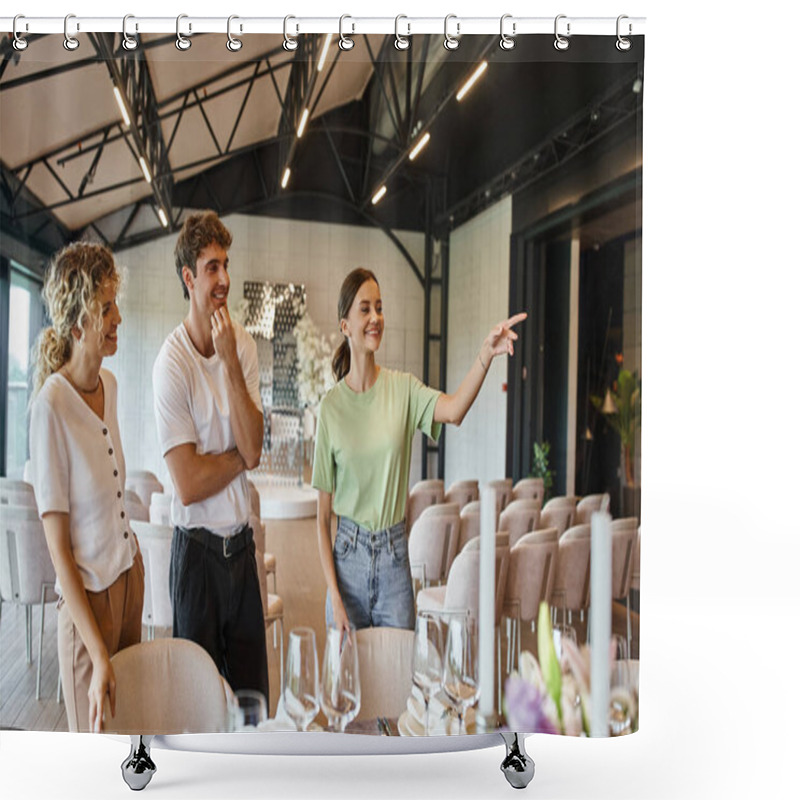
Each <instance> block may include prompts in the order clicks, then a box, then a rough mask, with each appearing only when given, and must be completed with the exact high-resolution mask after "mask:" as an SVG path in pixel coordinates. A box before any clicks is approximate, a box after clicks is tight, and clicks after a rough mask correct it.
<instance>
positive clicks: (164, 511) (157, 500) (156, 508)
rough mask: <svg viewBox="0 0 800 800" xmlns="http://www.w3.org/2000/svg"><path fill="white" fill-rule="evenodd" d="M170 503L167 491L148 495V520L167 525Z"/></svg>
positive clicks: (168, 522)
mask: <svg viewBox="0 0 800 800" xmlns="http://www.w3.org/2000/svg"><path fill="white" fill-rule="evenodd" d="M171 505H172V495H171V494H168V493H167V492H153V493H152V494H151V495H150V506H149V508H150V522H152V523H153V524H154V525H169V524H170V506H171Z"/></svg>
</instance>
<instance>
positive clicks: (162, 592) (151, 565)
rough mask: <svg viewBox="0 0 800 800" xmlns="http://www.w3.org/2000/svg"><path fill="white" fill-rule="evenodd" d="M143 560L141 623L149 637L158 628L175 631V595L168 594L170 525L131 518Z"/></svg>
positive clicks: (170, 545) (170, 544) (170, 543)
mask: <svg viewBox="0 0 800 800" xmlns="http://www.w3.org/2000/svg"><path fill="white" fill-rule="evenodd" d="M131 529H132V530H133V532H134V533H135V534H136V538H137V539H138V541H139V547H140V548H141V550H142V561H143V562H144V605H143V608H142V624H143V625H146V626H147V637H148V639H153V638H154V636H155V630H156V628H161V629H164V630H165V631H166V633H167V635H169V634H170V633H171V631H172V597H171V596H170V593H169V564H170V550H171V548H172V531H173V528H172V527H171V526H170V525H156V524H155V523H152V522H143V521H141V520H131Z"/></svg>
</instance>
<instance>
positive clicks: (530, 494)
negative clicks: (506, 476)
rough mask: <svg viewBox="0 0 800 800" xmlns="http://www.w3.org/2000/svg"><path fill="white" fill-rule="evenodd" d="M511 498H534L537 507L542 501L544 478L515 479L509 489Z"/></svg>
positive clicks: (540, 505)
mask: <svg viewBox="0 0 800 800" xmlns="http://www.w3.org/2000/svg"><path fill="white" fill-rule="evenodd" d="M511 499H512V500H536V501H537V502H538V503H539V508H541V507H542V504H543V503H544V479H543V478H523V479H522V480H519V481H517V482H516V483H515V484H514V486H513V488H512V489H511Z"/></svg>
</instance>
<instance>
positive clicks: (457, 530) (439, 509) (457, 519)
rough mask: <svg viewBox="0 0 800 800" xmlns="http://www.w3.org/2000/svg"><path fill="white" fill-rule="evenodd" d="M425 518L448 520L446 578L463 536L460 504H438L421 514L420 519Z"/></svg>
mask: <svg viewBox="0 0 800 800" xmlns="http://www.w3.org/2000/svg"><path fill="white" fill-rule="evenodd" d="M423 517H424V518H425V519H429V518H431V517H446V518H447V520H448V527H447V552H446V554H445V564H444V577H445V578H446V577H447V574H448V573H449V572H450V567H451V566H452V564H453V559H454V558H455V557H456V554H457V553H458V546H459V537H460V534H461V515H460V513H459V508H458V503H437V504H436V505H435V506H428V507H427V508H426V509H425V510H424V511H423V512H422V514H420V519H422V518H423Z"/></svg>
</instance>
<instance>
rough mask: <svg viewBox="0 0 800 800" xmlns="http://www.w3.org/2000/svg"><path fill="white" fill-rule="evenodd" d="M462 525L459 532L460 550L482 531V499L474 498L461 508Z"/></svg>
mask: <svg viewBox="0 0 800 800" xmlns="http://www.w3.org/2000/svg"><path fill="white" fill-rule="evenodd" d="M460 516H461V526H460V528H459V532H458V552H459V553H460V552H461V551H462V550H463V549H464V545H465V544H466V543H467V542H468V541H469V540H470V539H474V538H475V537H476V536H480V533H481V501H480V500H473V501H471V502H469V503H467V504H466V505H465V506H464V507H463V508H462V509H461V515H460Z"/></svg>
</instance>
